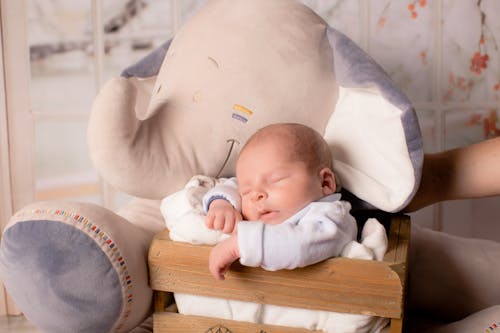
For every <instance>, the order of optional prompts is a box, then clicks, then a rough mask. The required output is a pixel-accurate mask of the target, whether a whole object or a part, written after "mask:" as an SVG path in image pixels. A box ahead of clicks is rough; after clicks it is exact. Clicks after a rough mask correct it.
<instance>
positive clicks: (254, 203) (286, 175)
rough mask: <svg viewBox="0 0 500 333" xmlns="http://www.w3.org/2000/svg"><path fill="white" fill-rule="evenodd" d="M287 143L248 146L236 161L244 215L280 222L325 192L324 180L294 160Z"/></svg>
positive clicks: (266, 221) (247, 217)
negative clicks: (287, 149) (287, 148)
mask: <svg viewBox="0 0 500 333" xmlns="http://www.w3.org/2000/svg"><path fill="white" fill-rule="evenodd" d="M284 146H285V147H286V144H285V145H283V144H279V142H271V141H264V142H259V144H258V145H256V144H254V145H250V146H248V147H246V148H245V150H244V151H243V152H242V154H241V155H240V157H239V158H238V162H237V165H236V177H237V179H238V191H239V193H240V195H241V200H242V213H243V217H244V218H245V219H246V220H249V221H257V220H259V221H263V222H264V223H268V224H278V223H281V222H283V221H284V220H286V219H287V218H289V217H291V216H292V215H294V214H295V213H296V212H297V211H299V210H300V209H301V208H303V207H305V206H306V205H307V204H308V203H310V202H311V201H315V200H318V199H319V198H321V197H323V196H324V193H323V189H322V180H321V177H320V175H319V173H318V174H313V173H311V172H310V171H309V170H308V169H307V166H306V164H305V163H303V162H301V161H293V160H292V159H291V158H290V157H289V154H287V152H286V151H285V150H286V148H283V147H284Z"/></svg>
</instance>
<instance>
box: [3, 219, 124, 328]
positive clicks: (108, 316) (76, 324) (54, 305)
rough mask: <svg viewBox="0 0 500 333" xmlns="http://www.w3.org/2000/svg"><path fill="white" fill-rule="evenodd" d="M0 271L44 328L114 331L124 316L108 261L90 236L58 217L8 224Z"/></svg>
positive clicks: (27, 311)
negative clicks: (120, 318) (120, 317)
mask: <svg viewBox="0 0 500 333" xmlns="http://www.w3.org/2000/svg"><path fill="white" fill-rule="evenodd" d="M0 275H1V276H2V279H3V282H4V284H5V286H6V287H7V289H8V290H9V293H10V294H11V296H12V298H13V299H14V302H15V303H16V305H17V306H19V307H20V308H21V309H23V312H24V314H25V315H26V317H27V318H28V319H30V320H31V321H33V322H35V323H36V324H37V326H38V328H39V329H41V330H43V331H44V332H51V333H59V332H60V333H69V332H80V333H99V332H109V331H110V329H111V328H112V326H113V324H114V323H115V322H116V320H117V319H118V317H119V316H120V311H121V309H122V295H121V287H120V281H119V278H118V275H117V273H116V271H115V269H114V268H113V266H112V265H111V263H110V261H109V259H108V258H107V257H106V255H105V254H104V253H103V251H102V250H101V249H100V247H99V246H98V245H97V244H96V243H95V241H94V240H92V239H91V238H90V237H89V236H87V235H86V234H85V233H83V232H82V231H81V230H78V229H76V228H74V227H72V226H70V225H67V224H64V223H61V222H59V221H43V220H41V221H24V222H20V223H17V224H16V225H14V226H12V227H11V228H8V229H7V230H6V232H5V234H4V235H3V239H2V245H1V250H0Z"/></svg>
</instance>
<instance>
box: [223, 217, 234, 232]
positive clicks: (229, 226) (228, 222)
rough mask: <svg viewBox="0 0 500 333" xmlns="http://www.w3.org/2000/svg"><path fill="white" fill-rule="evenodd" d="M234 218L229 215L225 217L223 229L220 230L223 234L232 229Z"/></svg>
mask: <svg viewBox="0 0 500 333" xmlns="http://www.w3.org/2000/svg"><path fill="white" fill-rule="evenodd" d="M234 224H235V223H234V218H233V217H232V216H229V217H227V218H226V223H225V224H224V229H223V230H222V231H223V232H224V233H225V234H230V233H232V232H233V229H234Z"/></svg>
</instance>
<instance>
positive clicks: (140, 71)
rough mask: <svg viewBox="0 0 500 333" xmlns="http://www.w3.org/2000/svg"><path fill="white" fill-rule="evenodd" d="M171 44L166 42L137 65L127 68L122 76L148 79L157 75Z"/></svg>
mask: <svg viewBox="0 0 500 333" xmlns="http://www.w3.org/2000/svg"><path fill="white" fill-rule="evenodd" d="M171 42H172V40H169V41H166V42H165V43H163V44H162V45H160V46H159V47H158V48H156V49H155V50H154V51H153V52H151V53H149V54H148V55H147V56H145V57H144V58H143V59H141V60H139V61H138V62H137V63H135V64H133V65H132V66H130V67H127V68H125V69H124V70H123V72H122V74H121V76H123V77H127V78H128V77H140V78H146V77H151V76H155V75H157V74H158V72H159V71H160V67H161V64H162V63H163V59H164V58H165V54H166V53H167V50H168V48H169V47H170V43H171Z"/></svg>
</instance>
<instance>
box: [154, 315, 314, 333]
mask: <svg viewBox="0 0 500 333" xmlns="http://www.w3.org/2000/svg"><path fill="white" fill-rule="evenodd" d="M153 330H154V332H161V333H192V332H200V333H203V332H206V333H211V332H213V333H216V332H221V333H226V332H231V333H254V332H255V333H262V332H265V333H312V332H318V333H319V332H320V331H311V330H306V329H301V328H289V327H284V326H275V325H259V324H252V323H247V322H241V321H234V320H226V319H217V318H208V317H199V316H188V315H181V314H177V313H168V312H165V313H155V314H154V317H153Z"/></svg>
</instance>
